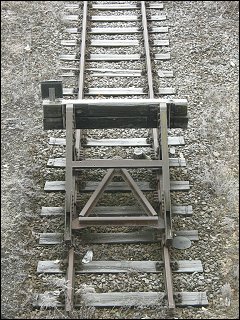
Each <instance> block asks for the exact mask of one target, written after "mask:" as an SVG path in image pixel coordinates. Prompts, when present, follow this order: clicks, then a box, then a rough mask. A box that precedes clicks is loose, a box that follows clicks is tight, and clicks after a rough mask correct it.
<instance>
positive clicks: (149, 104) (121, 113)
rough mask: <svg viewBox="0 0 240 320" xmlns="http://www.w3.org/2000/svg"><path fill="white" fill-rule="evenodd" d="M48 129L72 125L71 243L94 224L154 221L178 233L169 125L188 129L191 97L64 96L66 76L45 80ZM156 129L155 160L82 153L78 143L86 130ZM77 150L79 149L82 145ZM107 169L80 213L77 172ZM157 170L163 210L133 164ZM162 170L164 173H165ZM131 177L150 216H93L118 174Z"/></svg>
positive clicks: (167, 236)
mask: <svg viewBox="0 0 240 320" xmlns="http://www.w3.org/2000/svg"><path fill="white" fill-rule="evenodd" d="M41 90H42V98H43V126H44V130H53V129H65V130H66V159H65V164H64V166H65V167H66V174H65V233H64V239H65V241H66V242H67V243H69V244H71V241H72V232H73V231H74V230H81V229H82V228H84V227H88V226H106V225H108V226H148V227H154V228H157V229H159V230H162V231H163V239H164V240H163V241H164V243H165V244H167V243H168V242H169V241H171V240H172V238H173V233H172V223H171V220H172V214H171V199H170V175H169V156H168V128H186V127H187V123H188V116H187V100H185V99H94V100H93V99H78V100H64V99H63V95H62V83H61V81H56V80H50V81H45V82H42V83H41ZM109 128H126V129H128V128H153V129H154V130H155V132H157V139H153V141H154V142H153V144H154V146H153V147H154V150H155V159H154V160H146V159H141V160H139V159H137V160H136V159H122V158H120V157H118V158H114V159H86V160H81V159H79V157H78V154H79V149H80V150H81V148H82V147H81V145H80V144H78V145H76V143H75V136H76V132H77V131H79V130H80V132H81V129H109ZM76 149H77V150H76ZM97 168H102V169H106V170H107V173H106V174H105V176H104V177H103V179H102V181H100V182H99V184H98V185H97V186H96V188H95V190H94V192H93V193H92V195H91V197H90V198H89V200H88V201H87V203H86V204H85V206H84V207H83V209H82V210H81V212H77V208H76V199H77V196H78V194H77V178H76V177H77V174H76V173H77V172H78V171H81V170H89V169H90V170H91V169H97ZM135 168H148V169H154V170H156V173H157V177H158V183H157V190H156V191H157V194H158V199H159V210H158V212H156V211H155V209H154V208H153V207H152V205H151V204H150V202H149V201H148V200H147V198H146V197H145V195H144V194H143V192H142V191H141V189H140V187H139V185H138V183H137V182H135V181H134V179H133V178H132V176H131V175H130V173H129V171H128V170H127V169H135ZM160 173H161V174H160ZM116 175H118V176H119V175H120V176H121V177H122V178H123V180H124V181H125V182H126V184H127V185H128V187H129V188H130V190H131V191H132V192H133V194H134V196H135V198H136V199H137V200H138V202H139V204H140V206H141V207H142V208H143V210H144V212H145V214H146V215H144V216H142V215H141V216H136V215H134V216H116V215H114V216H107V217H106V216H103V217H101V216H98V217H95V216H91V213H92V210H93V209H94V207H95V205H96V203H97V201H98V200H99V198H100V196H101V195H102V193H103V192H104V191H105V189H106V188H107V187H108V186H109V184H110V183H111V181H112V179H113V177H114V176H116Z"/></svg>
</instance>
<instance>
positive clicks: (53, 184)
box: [44, 181, 65, 192]
mask: <svg viewBox="0 0 240 320" xmlns="http://www.w3.org/2000/svg"><path fill="white" fill-rule="evenodd" d="M44 191H45V192H65V181H46V183H45V186H44Z"/></svg>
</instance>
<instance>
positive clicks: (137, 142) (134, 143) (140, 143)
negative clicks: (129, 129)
mask: <svg viewBox="0 0 240 320" xmlns="http://www.w3.org/2000/svg"><path fill="white" fill-rule="evenodd" d="M99 146H106V147H115V146H121V147H148V146H150V144H149V143H147V139H146V138H129V139H126V138H125V139H92V138H87V141H86V147H99Z"/></svg>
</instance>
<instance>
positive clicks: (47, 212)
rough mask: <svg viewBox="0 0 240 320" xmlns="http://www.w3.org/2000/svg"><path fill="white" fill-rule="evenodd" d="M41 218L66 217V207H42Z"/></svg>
mask: <svg viewBox="0 0 240 320" xmlns="http://www.w3.org/2000/svg"><path fill="white" fill-rule="evenodd" d="M40 216H41V217H50V216H64V207H42V210H41V213H40Z"/></svg>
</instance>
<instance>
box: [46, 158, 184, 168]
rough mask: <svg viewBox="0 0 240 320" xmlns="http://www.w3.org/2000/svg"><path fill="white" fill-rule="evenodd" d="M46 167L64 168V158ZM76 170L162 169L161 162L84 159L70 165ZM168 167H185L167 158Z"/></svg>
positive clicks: (181, 159)
mask: <svg viewBox="0 0 240 320" xmlns="http://www.w3.org/2000/svg"><path fill="white" fill-rule="evenodd" d="M47 166H48V167H52V168H65V167H66V159H65V158H55V159H49V160H48V162H47ZM72 166H73V168H76V169H92V168H93V169H95V168H150V169H159V168H161V167H162V162H161V160H144V159H141V160H132V159H123V160H112V159H93V160H91V159H86V160H83V161H77V162H76V161H75V162H73V164H72ZM169 166H170V167H186V161H185V159H183V158H169Z"/></svg>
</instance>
